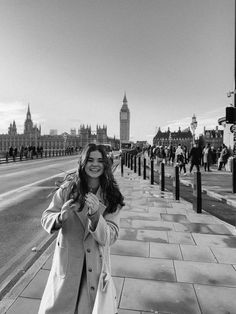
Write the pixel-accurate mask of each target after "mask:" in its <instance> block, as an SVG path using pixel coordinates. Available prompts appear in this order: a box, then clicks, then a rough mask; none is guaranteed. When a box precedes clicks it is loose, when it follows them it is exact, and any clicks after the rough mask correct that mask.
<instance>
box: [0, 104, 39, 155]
mask: <svg viewBox="0 0 236 314" xmlns="http://www.w3.org/2000/svg"><path fill="white" fill-rule="evenodd" d="M40 136H41V127H40V126H39V127H37V125H34V124H33V121H32V118H31V113H30V106H29V105H28V110H27V114H26V119H25V123H24V133H23V134H18V133H17V128H16V123H15V120H14V121H13V123H11V124H10V126H9V128H8V134H0V152H6V151H8V150H9V147H13V148H17V149H20V148H21V147H22V146H23V147H27V146H35V147H37V146H38V145H39V139H40Z"/></svg>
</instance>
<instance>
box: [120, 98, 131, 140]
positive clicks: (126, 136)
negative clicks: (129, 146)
mask: <svg viewBox="0 0 236 314" xmlns="http://www.w3.org/2000/svg"><path fill="white" fill-rule="evenodd" d="M129 140H130V111H129V108H128V101H127V98H126V93H125V95H124V99H123V105H122V107H121V109H120V142H121V143H126V142H129Z"/></svg>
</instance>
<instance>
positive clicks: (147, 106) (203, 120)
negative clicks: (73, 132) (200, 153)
mask: <svg viewBox="0 0 236 314" xmlns="http://www.w3.org/2000/svg"><path fill="white" fill-rule="evenodd" d="M234 18H235V17H234V0H50V1H49V0H0V117H1V119H0V121H1V122H0V134H1V133H7V132H8V127H9V125H10V123H12V122H13V120H15V122H16V126H17V131H18V133H22V132H23V126H24V121H25V119H26V112H27V107H28V104H29V105H30V110H31V116H32V120H33V122H34V123H35V124H37V125H38V126H39V125H41V130H42V134H49V131H50V129H57V130H58V134H61V133H63V132H68V133H70V129H71V128H76V129H77V130H78V129H79V127H80V125H82V124H85V125H90V126H91V128H92V130H96V126H97V125H100V126H102V125H106V126H107V133H108V136H111V137H113V136H115V137H116V138H119V136H120V134H119V133H120V129H119V128H120V124H119V112H120V109H121V106H122V103H123V97H124V93H126V96H127V101H128V107H129V110H130V115H131V121H130V129H131V131H130V139H131V140H132V141H137V140H147V141H148V142H149V143H152V139H153V137H154V136H155V134H156V132H157V130H158V128H159V127H160V128H161V130H162V131H166V130H167V128H168V127H169V128H170V130H171V131H176V130H178V129H179V127H180V128H181V129H185V128H187V127H189V126H190V123H191V118H192V116H193V114H195V115H196V118H197V122H198V126H197V129H196V134H200V133H202V132H203V127H204V126H205V127H206V128H207V129H211V128H215V127H216V126H217V125H218V119H219V118H221V117H223V116H225V107H226V106H228V105H229V104H230V103H232V102H233V99H232V98H227V92H228V91H229V90H233V89H234V28H235V20H234ZM220 128H221V127H220Z"/></svg>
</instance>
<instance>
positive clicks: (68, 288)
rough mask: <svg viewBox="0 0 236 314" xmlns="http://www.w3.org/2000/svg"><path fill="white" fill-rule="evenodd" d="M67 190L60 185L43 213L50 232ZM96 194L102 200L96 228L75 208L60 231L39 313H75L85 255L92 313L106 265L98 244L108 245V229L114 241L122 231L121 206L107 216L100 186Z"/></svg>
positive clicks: (47, 229)
mask: <svg viewBox="0 0 236 314" xmlns="http://www.w3.org/2000/svg"><path fill="white" fill-rule="evenodd" d="M64 191H65V190H63V189H62V188H60V189H59V190H58V191H57V192H56V193H55V195H54V197H53V199H52V202H51V203H50V205H49V207H48V208H47V209H46V210H45V211H44V213H43V215H42V225H43V227H44V228H45V230H46V231H47V232H48V233H53V232H54V231H55V229H54V223H55V221H56V219H57V217H58V216H59V214H60V211H61V208H62V206H63V204H64V203H65V201H66V200H65V192H64ZM96 195H97V197H98V198H99V200H100V206H99V212H100V216H99V220H98V224H97V226H96V229H95V230H94V231H92V230H91V228H90V223H91V222H90V220H89V219H88V218H87V215H86V213H85V210H83V211H81V212H78V211H76V210H71V211H70V214H69V216H68V219H67V220H66V221H65V222H63V224H62V228H61V229H60V230H59V232H58V236H57V240H56V247H55V252H54V256H53V262H52V267H51V271H50V274H49V277H48V281H47V284H46V287H45V290H44V293H43V296H42V300H41V304H40V308H39V312H38V314H74V311H75V308H76V302H77V298H78V291H79V286H80V282H81V276H82V271H83V265H84V259H85V260H86V275H87V289H88V298H89V302H88V303H89V307H90V309H89V311H90V312H91V313H92V308H93V304H94V301H95V297H96V292H97V285H98V280H99V275H100V272H101V266H102V259H101V257H102V256H101V255H100V252H99V249H98V244H99V245H105V243H106V238H107V232H109V233H110V237H109V238H110V244H112V243H114V242H115V241H116V239H117V237H118V232H119V210H117V211H116V212H115V213H112V214H107V215H105V216H103V213H104V210H105V208H106V207H105V205H104V204H103V203H102V202H103V199H102V196H101V191H100V189H99V190H98V192H97V194H96ZM77 209H78V208H77ZM85 304H86V303H85ZM86 311H88V309H86ZM86 311H84V312H86Z"/></svg>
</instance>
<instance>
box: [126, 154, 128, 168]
mask: <svg viewBox="0 0 236 314" xmlns="http://www.w3.org/2000/svg"><path fill="white" fill-rule="evenodd" d="M127 165H128V161H127V153H125V166H126V167H127Z"/></svg>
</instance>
